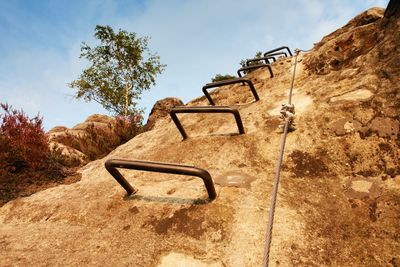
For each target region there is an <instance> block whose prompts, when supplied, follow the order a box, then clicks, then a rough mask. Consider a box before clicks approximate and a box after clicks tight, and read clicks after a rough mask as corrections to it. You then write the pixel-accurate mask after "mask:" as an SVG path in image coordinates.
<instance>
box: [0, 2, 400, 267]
mask: <svg viewBox="0 0 400 267" xmlns="http://www.w3.org/2000/svg"><path fill="white" fill-rule="evenodd" d="M381 17H382V10H378V9H372V10H368V11H366V12H365V13H363V14H361V15H359V16H358V17H356V18H355V19H353V20H352V21H351V22H350V23H349V24H348V25H347V26H345V27H344V28H342V29H340V30H338V31H336V32H334V33H332V34H331V35H329V36H328V37H325V38H324V39H323V41H321V42H320V43H319V44H318V45H316V47H315V48H314V49H313V50H312V51H310V52H309V53H306V54H301V55H300V56H299V64H298V65H297V72H296V81H295V88H294V94H293V103H294V105H295V107H296V128H297V130H296V131H294V132H291V133H289V134H288V137H287V141H286V148H285V156H284V165H283V169H282V172H281V183H280V187H279V194H278V200H277V207H276V212H275V221H274V229H273V239H272V246H271V252H270V266H397V265H398V264H399V262H400V242H399V236H400V163H399V162H400V149H399V146H400V136H399V120H400V114H399V110H400V88H399V85H400V83H399V69H400V66H399V64H400V54H399V53H398V51H399V50H400V43H399V41H398V40H400V38H399V34H400V31H399V30H398V29H399V26H400V25H399V24H400V19H398V18H392V17H389V18H381ZM371 34H372V35H373V36H377V39H376V40H375V39H373V38H371V36H370V35H371ZM363 43H365V47H364V46H363V45H362V44H363ZM336 47H338V50H337V51H336ZM332 59H337V60H339V64H338V65H337V66H335V64H334V65H333V66H332V64H331V61H332ZM293 62H294V58H287V59H281V60H279V61H278V62H275V63H273V64H272V65H271V66H272V69H273V71H274V77H273V78H272V79H270V78H269V76H268V74H267V73H268V71H267V70H263V69H259V70H256V71H254V72H251V73H250V74H249V75H247V78H249V79H251V80H252V81H254V83H255V87H256V90H257V92H258V94H259V96H260V101H257V102H254V98H253V96H252V94H251V93H250V91H249V90H248V88H247V87H246V86H242V85H240V84H237V85H233V86H226V87H221V88H219V89H217V90H215V91H213V93H212V94H213V99H215V102H216V104H217V105H235V106H236V107H237V108H238V109H239V111H240V115H241V117H242V121H243V125H244V127H245V134H243V135H237V126H236V125H235V122H234V120H233V118H232V116H228V115H227V114H182V115H181V116H180V120H181V122H182V125H184V127H185V130H186V131H187V133H188V135H189V138H188V139H187V140H185V141H182V138H181V136H180V134H179V131H178V130H177V129H176V127H175V125H174V123H173V122H172V121H171V120H167V119H161V120H159V121H158V122H157V123H156V124H155V125H154V127H153V129H152V130H150V131H147V132H144V133H142V134H140V135H138V136H136V137H135V138H133V139H132V140H130V141H129V142H127V143H126V144H124V145H122V146H120V147H118V148H117V149H116V150H114V151H113V152H112V153H111V154H110V155H108V156H107V157H106V158H104V159H101V160H97V161H94V162H91V163H89V164H87V165H86V166H85V167H84V168H83V169H82V170H81V172H82V178H81V181H79V182H77V183H75V184H71V185H63V186H58V187H54V188H51V189H48V190H45V191H42V192H39V193H36V194H34V195H32V196H30V197H27V198H21V199H18V200H15V201H11V202H9V203H7V204H6V205H4V206H3V207H1V208H0V247H1V250H0V259H1V263H0V265H3V266H9V265H21V266H23V265H56V266H57V265H67V266H81V265H89V266H99V265H109V266H171V265H172V266H235V267H236V266H261V265H262V259H263V253H264V241H265V233H266V231H267V229H266V227H267V222H268V212H269V202H270V196H271V189H272V184H273V179H274V173H275V167H276V162H277V158H278V152H279V144H280V142H281V137H282V136H281V135H280V134H279V133H277V132H276V129H277V126H278V124H279V107H280V106H281V104H283V103H287V93H288V87H289V83H290V77H291V68H292V67H293ZM199 88H200V86H199ZM199 94H200V92H199ZM207 104H208V103H207V100H206V99H204V98H198V99H196V100H194V101H191V102H189V103H188V106H196V105H197V106H200V105H207ZM109 158H123V159H140V160H150V161H162V162H170V163H180V164H185V165H194V166H197V167H200V168H204V169H206V170H208V171H209V173H210V174H211V176H212V177H213V179H214V178H215V181H216V185H215V186H216V191H217V194H218V196H217V198H216V199H215V200H214V201H212V202H209V203H207V202H204V201H200V200H204V198H206V197H207V193H206V191H205V189H204V185H203V183H202V181H201V180H200V179H197V178H193V177H186V176H182V175H170V174H161V173H150V172H141V171H135V170H121V173H122V174H123V175H124V177H126V179H127V180H128V181H129V182H130V183H132V184H133V185H135V186H136V187H137V188H138V192H137V193H136V194H135V195H133V196H130V197H126V196H125V191H124V190H123V189H122V188H121V187H120V186H119V184H118V183H117V182H116V181H115V180H114V179H113V177H112V176H111V175H110V174H109V173H108V172H107V171H106V170H105V168H104V162H105V160H107V159H109Z"/></svg>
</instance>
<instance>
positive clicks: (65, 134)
mask: <svg viewBox="0 0 400 267" xmlns="http://www.w3.org/2000/svg"><path fill="white" fill-rule="evenodd" d="M124 125H125V121H123V120H116V119H115V118H111V117H109V116H106V115H100V114H93V115H90V116H89V117H87V119H86V120H85V121H84V122H82V123H79V124H77V125H75V126H74V127H73V128H72V129H68V128H67V127H64V126H56V127H54V128H53V129H51V130H50V131H49V132H48V133H47V134H48V137H49V142H50V148H51V149H52V150H53V151H56V153H58V154H59V155H60V156H61V158H62V161H63V162H62V163H63V164H64V165H65V166H79V165H82V164H85V163H87V162H89V161H90V160H95V159H97V158H100V157H103V156H105V155H106V154H108V153H109V152H110V151H111V150H112V149H114V148H115V147H117V146H118V145H120V144H122V143H124V142H126V141H127V140H125V139H126V138H127V137H126V135H130V134H126V132H127V131H128V130H127V129H125V128H124V127H125V126H124ZM138 130H139V129H132V132H138ZM129 131H130V130H129Z"/></svg>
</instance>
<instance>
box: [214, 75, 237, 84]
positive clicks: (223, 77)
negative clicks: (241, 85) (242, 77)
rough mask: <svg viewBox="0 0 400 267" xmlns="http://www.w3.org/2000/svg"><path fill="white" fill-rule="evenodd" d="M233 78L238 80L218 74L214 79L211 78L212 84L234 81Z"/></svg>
mask: <svg viewBox="0 0 400 267" xmlns="http://www.w3.org/2000/svg"><path fill="white" fill-rule="evenodd" d="M233 78H237V77H235V76H232V75H229V74H225V75H222V74H217V75H215V77H214V78H211V81H212V82H219V81H223V80H229V79H233Z"/></svg>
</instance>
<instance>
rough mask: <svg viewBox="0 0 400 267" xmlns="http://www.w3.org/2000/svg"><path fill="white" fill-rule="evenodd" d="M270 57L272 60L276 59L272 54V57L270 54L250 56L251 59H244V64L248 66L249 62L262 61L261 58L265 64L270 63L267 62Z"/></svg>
mask: <svg viewBox="0 0 400 267" xmlns="http://www.w3.org/2000/svg"><path fill="white" fill-rule="evenodd" d="M270 59H272V60H273V62H275V61H276V59H275V57H273V56H272V57H271V56H266V57H259V58H252V59H248V60H246V66H250V65H249V64H250V63H253V62H258V61H263V60H264V62H265V64H271V62H269V60H270Z"/></svg>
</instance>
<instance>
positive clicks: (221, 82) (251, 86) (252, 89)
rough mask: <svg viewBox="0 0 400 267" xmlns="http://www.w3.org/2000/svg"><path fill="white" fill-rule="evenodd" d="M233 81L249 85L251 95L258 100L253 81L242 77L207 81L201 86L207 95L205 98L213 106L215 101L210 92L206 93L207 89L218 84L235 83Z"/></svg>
mask: <svg viewBox="0 0 400 267" xmlns="http://www.w3.org/2000/svg"><path fill="white" fill-rule="evenodd" d="M235 83H242V84H243V85H245V83H247V85H248V86H249V87H250V90H251V92H252V93H253V96H254V98H255V100H256V101H258V100H260V98H259V97H258V94H257V91H256V88H255V87H254V85H253V83H252V82H251V81H250V80H248V79H245V78H242V77H239V78H234V79H228V80H223V81H219V82H215V83H208V84H206V85H204V86H203V93H204V95H205V96H206V97H207V99H208V101H209V102H210V104H211V105H213V106H215V103H214V101H213V100H212V98H211V96H210V94H209V93H208V91H207V89H209V88H215V87H220V86H224V85H229V84H235Z"/></svg>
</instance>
